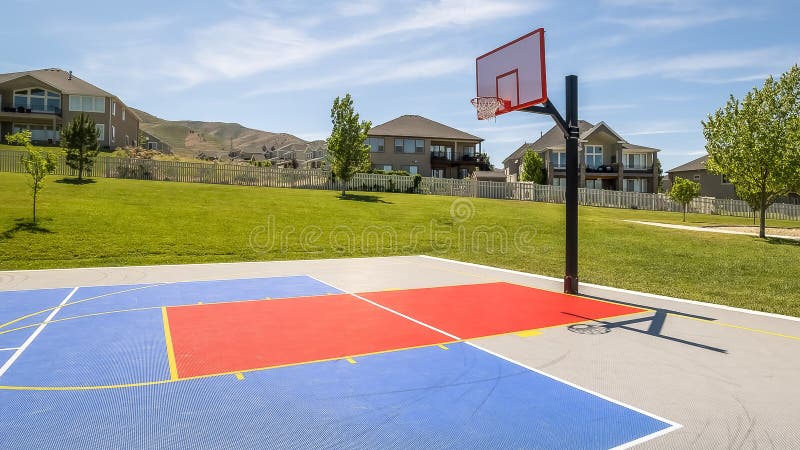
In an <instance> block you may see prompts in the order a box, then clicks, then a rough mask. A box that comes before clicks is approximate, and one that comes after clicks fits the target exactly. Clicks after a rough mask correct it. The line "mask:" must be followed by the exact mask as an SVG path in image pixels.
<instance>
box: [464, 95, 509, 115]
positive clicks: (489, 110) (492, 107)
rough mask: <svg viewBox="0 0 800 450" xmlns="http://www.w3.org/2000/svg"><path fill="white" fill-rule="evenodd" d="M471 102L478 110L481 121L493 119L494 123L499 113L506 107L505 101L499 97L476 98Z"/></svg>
mask: <svg viewBox="0 0 800 450" xmlns="http://www.w3.org/2000/svg"><path fill="white" fill-rule="evenodd" d="M470 101H471V102H472V106H474V107H475V109H476V110H478V119H479V120H486V119H492V120H493V121H494V120H495V118H496V117H497V112H498V111H500V108H502V107H503V106H505V102H504V101H503V99H502V98H498V97H475V98H473V99H472V100H470Z"/></svg>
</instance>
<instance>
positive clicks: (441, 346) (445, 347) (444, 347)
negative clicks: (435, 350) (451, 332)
mask: <svg viewBox="0 0 800 450" xmlns="http://www.w3.org/2000/svg"><path fill="white" fill-rule="evenodd" d="M439 348H441V349H442V350H450V349H449V348H447V346H446V345H444V344H439Z"/></svg>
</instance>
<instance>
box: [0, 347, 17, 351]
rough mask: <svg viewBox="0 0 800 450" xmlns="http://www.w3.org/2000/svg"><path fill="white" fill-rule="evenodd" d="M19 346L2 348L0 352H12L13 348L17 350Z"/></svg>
mask: <svg viewBox="0 0 800 450" xmlns="http://www.w3.org/2000/svg"><path fill="white" fill-rule="evenodd" d="M18 348H19V347H9V348H0V352H10V351H11V350H16V349H18Z"/></svg>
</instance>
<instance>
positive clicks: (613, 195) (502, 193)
mask: <svg viewBox="0 0 800 450" xmlns="http://www.w3.org/2000/svg"><path fill="white" fill-rule="evenodd" d="M24 154H25V152H24V151H14V150H0V172H18V173H19V172H23V171H24V170H23V168H22V165H21V164H20V159H21V158H22V156H23V155H24ZM55 174H56V175H75V171H74V170H72V169H70V168H69V167H68V166H67V164H66V161H65V159H64V157H63V156H62V157H59V159H58V164H57V167H56V171H55ZM88 175H89V176H91V177H105V178H128V179H139V180H155V181H176V182H182V183H209V184H232V185H245V186H265V187H279V188H296V189H323V190H341V189H342V184H341V182H340V181H337V180H333V178H332V177H331V174H330V172H327V171H324V170H319V169H280V168H273V167H255V166H251V165H241V164H215V163H202V162H197V163H194V162H182V161H156V160H149V159H129V158H112V157H99V158H97V161H96V162H95V164H94V166H93V167H92V169H91V171H90V172H89V173H88ZM346 188H347V189H348V190H355V191H368V192H408V193H420V194H432V195H448V196H458V197H477V198H494V199H507V200H525V201H535V202H547V203H564V201H565V199H564V188H561V187H556V186H547V185H539V184H534V183H526V182H509V183H506V182H494V181H475V180H469V179H463V180H456V179H450V178H425V177H423V178H422V180H421V182H420V183H419V184H418V185H417V186H416V187H415V186H414V177H411V176H402V175H379V174H366V173H365V174H358V175H356V176H355V178H353V179H352V180H350V182H349V183H348V184H347V186H346ZM578 198H579V202H580V204H581V205H586V206H599V207H605V208H627V209H642V210H650V211H673V212H680V211H683V208H682V206H681V205H680V204H679V203H676V202H674V201H672V200H670V199H669V198H668V197H667V196H665V195H664V194H643V193H636V192H621V191H606V190H599V189H579V190H578ZM688 211H689V212H694V213H703V214H719V215H725V216H742V217H753V211H752V210H751V209H750V207H749V206H748V205H747V203H745V202H743V201H741V200H730V199H717V198H712V197H700V198H696V199H694V200H693V201H692V202H691V203H690V204H689V207H688ZM767 218H769V219H782V220H800V205H796V204H794V205H793V204H784V203H776V204H773V205H772V206H770V207H769V209H768V210H767Z"/></svg>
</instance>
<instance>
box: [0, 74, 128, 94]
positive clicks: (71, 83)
mask: <svg viewBox="0 0 800 450" xmlns="http://www.w3.org/2000/svg"><path fill="white" fill-rule="evenodd" d="M24 76H30V77H33V78H35V79H37V80H39V81H41V82H42V83H45V84H47V85H49V86H50V87H53V88H55V89H58V90H59V91H61V93H62V94H82V95H95V96H99V97H114V95H112V94H109V93H108V92H106V91H104V90H102V89H100V88H99V87H97V86H95V85H93V84H91V83H87V82H86V81H83V80H81V79H80V78H78V77H76V76H75V75H72V79H70V75H69V73H68V72H65V71H63V70H61V69H41V70H29V71H25V72H14V73H4V74H0V83H6V82H8V81H12V80H16V79H17V78H22V77H24Z"/></svg>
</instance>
